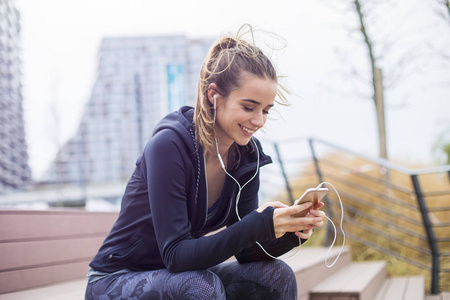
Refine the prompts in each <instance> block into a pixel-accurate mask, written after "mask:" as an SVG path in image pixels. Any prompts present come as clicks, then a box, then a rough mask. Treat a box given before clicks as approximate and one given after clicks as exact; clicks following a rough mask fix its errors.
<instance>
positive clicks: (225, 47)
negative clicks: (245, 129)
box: [194, 24, 287, 154]
mask: <svg viewBox="0 0 450 300" xmlns="http://www.w3.org/2000/svg"><path fill="white" fill-rule="evenodd" d="M245 29H247V30H245ZM247 33H250V35H251V37H252V43H249V42H247V41H245V40H244V39H243V37H244V35H245V34H247ZM253 38H254V34H253V29H252V27H251V26H250V25H248V24H245V25H243V26H242V27H241V28H240V29H239V30H238V32H237V34H236V35H235V36H233V35H230V36H227V37H221V38H219V39H218V40H216V41H215V42H214V43H213V45H212V46H211V48H210V49H209V52H208V54H207V55H206V57H205V60H204V61H203V65H202V68H201V71H200V78H199V81H198V87H197V99H196V106H195V111H194V125H195V138H196V140H197V145H198V144H200V145H201V146H202V147H203V149H204V153H205V154H206V153H208V152H209V151H210V150H211V148H212V147H213V143H214V139H215V134H216V133H215V129H214V121H213V118H214V107H213V104H211V102H210V101H209V100H208V89H209V88H210V84H211V83H215V85H216V86H217V88H218V90H217V91H216V92H217V93H219V94H220V95H221V96H222V97H224V98H226V97H228V95H229V94H230V93H231V92H232V91H233V90H235V89H238V88H239V87H240V83H241V79H242V78H243V77H244V76H248V75H253V76H257V77H259V78H263V79H270V80H273V81H274V82H276V83H277V85H278V89H277V96H278V98H279V100H276V102H277V103H279V104H282V105H283V104H287V101H286V97H285V96H284V93H283V91H286V89H285V88H284V87H283V86H281V85H280V84H279V83H278V77H277V73H276V70H275V68H274V66H273V64H272V63H271V61H270V60H269V58H268V57H267V56H266V55H264V53H263V52H262V51H261V50H260V49H259V48H258V47H256V46H255V45H254V44H255V43H254V39H253Z"/></svg>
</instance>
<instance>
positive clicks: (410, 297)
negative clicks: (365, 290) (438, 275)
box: [374, 276, 425, 300]
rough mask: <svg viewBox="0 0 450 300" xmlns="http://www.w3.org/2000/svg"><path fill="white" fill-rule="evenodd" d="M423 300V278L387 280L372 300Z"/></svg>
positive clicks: (412, 277)
mask: <svg viewBox="0 0 450 300" xmlns="http://www.w3.org/2000/svg"><path fill="white" fill-rule="evenodd" d="M391 299H399V300H424V299H425V278H424V277H423V276H411V277H394V278H389V279H387V280H386V281H385V282H384V284H383V286H382V287H381V289H380V291H379V292H378V294H377V296H376V297H375V299H374V300H391Z"/></svg>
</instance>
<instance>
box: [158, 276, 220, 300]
mask: <svg viewBox="0 0 450 300" xmlns="http://www.w3.org/2000/svg"><path fill="white" fill-rule="evenodd" d="M167 284H169V285H170V286H171V287H170V288H168V289H167V288H166V291H167V292H168V293H167V294H166V295H165V296H167V298H170V299H199V300H200V299H226V295H225V288H224V286H223V284H222V281H221V280H220V278H219V277H218V276H217V275H216V274H214V273H213V272H211V271H209V270H198V271H186V272H181V273H171V274H170V275H169V276H168V277H167V281H166V285H167ZM169 290H170V291H169Z"/></svg>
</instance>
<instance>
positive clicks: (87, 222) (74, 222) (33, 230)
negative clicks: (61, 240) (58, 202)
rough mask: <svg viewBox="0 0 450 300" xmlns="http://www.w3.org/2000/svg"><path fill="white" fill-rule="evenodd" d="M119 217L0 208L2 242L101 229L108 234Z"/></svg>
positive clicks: (89, 232)
mask: <svg viewBox="0 0 450 300" xmlns="http://www.w3.org/2000/svg"><path fill="white" fill-rule="evenodd" d="M116 219H117V213H90V212H85V211H58V210H57V211H14V210H13V211H11V210H7V211H5V210H0V243H1V242H11V241H27V240H36V239H45V238H56V237H67V236H75V237H76V236H80V235H89V234H98V233H103V234H104V235H106V234H107V233H108V232H109V231H110V230H111V227H112V225H113V224H114V222H115V220H116ZM105 233H106V234H105Z"/></svg>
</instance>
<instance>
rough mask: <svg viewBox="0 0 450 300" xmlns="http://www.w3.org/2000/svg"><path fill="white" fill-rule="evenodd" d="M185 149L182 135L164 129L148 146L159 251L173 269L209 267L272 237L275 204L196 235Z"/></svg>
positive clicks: (146, 153) (146, 174) (148, 179)
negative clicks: (222, 227)
mask: <svg viewBox="0 0 450 300" xmlns="http://www.w3.org/2000/svg"><path fill="white" fill-rule="evenodd" d="M186 152H187V150H186V148H185V145H184V142H183V141H182V140H181V138H180V137H179V136H178V134H177V133H176V132H174V131H172V130H163V131H160V132H158V133H157V134H156V135H155V136H153V137H152V139H151V141H150V142H149V143H148V145H147V146H146V148H145V151H144V159H145V166H146V171H144V173H143V174H142V176H143V177H144V179H145V180H146V182H147V184H148V190H149V201H150V209H151V214H152V222H153V226H154V230H155V235H156V240H157V243H158V247H159V251H160V254H161V256H162V259H163V262H164V264H165V266H166V267H167V268H168V269H169V270H170V271H172V272H181V271H186V270H195V269H206V268H209V267H211V266H214V265H217V264H219V263H221V262H223V261H225V260H227V259H228V258H230V257H231V256H233V255H235V254H236V253H239V252H241V251H242V250H244V249H246V248H249V247H251V246H252V245H253V244H254V243H255V242H256V241H260V240H265V239H273V238H274V236H275V233H274V230H273V225H272V224H273V223H272V212H273V208H268V209H266V210H265V211H264V212H262V213H258V212H256V211H254V212H251V213H249V214H248V215H247V216H245V217H244V218H243V219H242V221H241V222H238V223H236V224H233V225H231V226H229V227H228V228H227V229H225V230H223V231H220V232H219V233H217V234H214V235H211V236H204V237H200V238H193V237H192V236H191V234H190V231H191V225H190V222H189V219H188V210H187V201H188V199H187V190H188V187H187V186H186V184H187V182H188V180H187V176H192V175H188V174H186V167H185V163H186V161H185V159H186V157H187V156H186Z"/></svg>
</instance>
